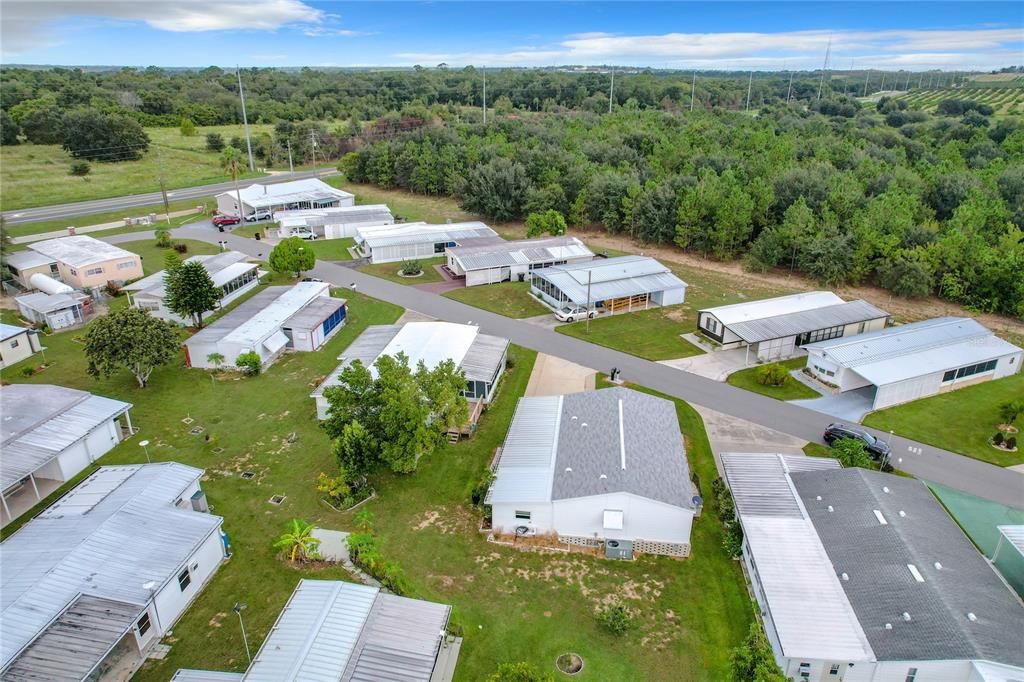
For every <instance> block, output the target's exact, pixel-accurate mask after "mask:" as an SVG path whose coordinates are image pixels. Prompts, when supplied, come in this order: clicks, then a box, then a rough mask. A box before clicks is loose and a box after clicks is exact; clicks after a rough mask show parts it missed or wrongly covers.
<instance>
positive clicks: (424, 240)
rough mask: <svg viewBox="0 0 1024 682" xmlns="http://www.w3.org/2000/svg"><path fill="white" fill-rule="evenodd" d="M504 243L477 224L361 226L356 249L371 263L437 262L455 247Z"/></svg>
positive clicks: (487, 228) (485, 227)
mask: <svg viewBox="0 0 1024 682" xmlns="http://www.w3.org/2000/svg"><path fill="white" fill-rule="evenodd" d="M502 241H503V240H502V239H501V237H499V236H498V233H497V232H495V231H494V230H492V229H491V228H490V227H488V226H487V225H485V224H483V223H481V222H477V221H472V222H466V223H447V224H443V225H430V224H428V223H400V224H397V225H359V226H357V227H356V235H355V242H356V247H358V249H359V251H360V253H362V255H363V256H364V257H366V258H368V259H369V260H370V262H371V263H397V262H399V261H404V260H410V259H420V258H435V257H438V256H443V255H444V254H445V250H446V249H450V248H452V247H456V246H470V245H474V244H498V243H501V242H502Z"/></svg>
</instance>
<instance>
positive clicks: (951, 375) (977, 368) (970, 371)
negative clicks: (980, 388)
mask: <svg viewBox="0 0 1024 682" xmlns="http://www.w3.org/2000/svg"><path fill="white" fill-rule="evenodd" d="M998 362H999V361H998V360H989V361H988V362H979V363H977V364H975V365H966V366H964V367H961V368H959V369H951V370H949V371H948V372H946V373H945V374H943V375H942V381H943V383H945V382H948V381H953V380H954V379H963V378H964V377H969V376H974V375H975V374H983V373H985V372H991V371H992V370H994V369H995V368H996V364H997V363H998Z"/></svg>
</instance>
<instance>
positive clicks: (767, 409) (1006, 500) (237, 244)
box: [107, 223, 1024, 508]
mask: <svg viewBox="0 0 1024 682" xmlns="http://www.w3.org/2000/svg"><path fill="white" fill-rule="evenodd" d="M146 234H148V233H146ZM175 234H176V235H178V236H181V237H183V238H190V239H200V240H203V241H207V242H213V243H217V242H219V241H221V240H224V241H226V242H227V243H228V246H229V248H232V249H235V250H237V251H241V252H243V253H247V254H249V255H250V256H257V257H260V258H263V259H265V258H266V257H267V254H268V252H269V246H268V245H266V244H263V243H261V242H257V241H253V240H251V239H247V238H244V237H237V236H235V235H231V234H222V233H219V232H217V231H216V230H214V229H213V227H212V226H211V225H210V224H209V223H197V224H194V225H189V226H186V227H182V228H179V229H178V230H175ZM140 236H141V235H140V233H134V234H126V235H117V236H112V237H109V238H107V241H110V242H117V241H130V240H132V239H139V238H140ZM396 267H397V266H396ZM312 274H314V275H315V276H317V277H320V278H321V279H323V280H325V281H327V282H330V283H332V284H334V285H337V286H342V287H350V286H354V287H355V288H356V290H357V291H359V292H362V293H365V294H367V295H369V296H373V297H375V298H380V299H383V300H386V301H391V302H392V303H395V304H397V305H400V306H402V307H404V308H408V309H411V310H415V311H418V312H421V313H424V314H426V315H430V316H431V317H434V318H437V319H439V320H445V321H448V322H458V323H463V324H465V323H470V322H472V323H473V324H476V325H479V326H480V328H481V329H482V330H483V331H485V332H487V333H488V334H494V335H496V336H503V337H505V338H508V339H510V340H511V341H512V342H513V343H515V344H518V345H520V346H525V347H527V348H532V349H534V350H537V351H540V352H543V353H547V354H549V355H554V356H556V357H560V358H564V359H567V360H571V361H572V362H576V363H578V364H581V365H584V366H586V367H593V368H597V369H600V370H603V371H605V372H607V371H608V370H610V369H611V368H612V367H618V368H619V369H620V370H622V378H623V379H624V380H626V381H630V382H633V383H636V384H639V385H641V386H646V387H648V388H652V389H654V390H657V391H661V392H662V393H665V394H668V395H671V396H674V397H676V398H680V399H682V400H685V401H687V402H690V403H695V404H697V405H703V406H705V407H708V408H710V409H712V410H716V411H718V412H722V413H724V414H728V415H732V416H734V417H738V418H740V419H745V420H747V421H750V422H753V423H755V424H761V425H763V426H767V427H770V428H772V429H775V430H777V431H781V432H783V433H788V434H790V435H792V436H796V437H799V438H803V439H804V440H808V441H814V442H821V435H822V432H823V431H824V429H825V426H826V425H827V424H828V423H829V422H830V421H833V420H832V419H830V418H829V417H828V415H825V414H822V413H820V412H815V411H813V410H809V409H806V408H803V407H799V406H797V405H791V404H789V403H785V402H782V401H779V400H773V399H772V398H767V397H764V396H760V395H757V394H756V393H750V392H749V391H745V390H743V389H740V388H736V387H733V386H730V385H729V384H726V383H722V382H717V381H713V380H711V379H706V378H704V377H701V376H697V375H696V374H690V373H688V372H685V371H682V370H678V369H673V368H670V367H666V366H665V365H661V364H658V363H656V362H651V361H649V360H644V359H642V358H638V357H635V356H633V355H628V354H626V353H621V352H619V351H615V350H612V349H610V348H605V347H603V346H598V345H595V344H592V343H587V342H586V341H581V340H579V339H576V338H573V337H570V336H566V335H564V334H559V333H557V332H555V331H553V330H550V329H544V328H541V327H538V326H536V325H533V324H530V323H528V322H523V321H522V320H515V319H511V318H508V317H504V316H502V315H496V314H494V313H489V312H487V311H484V310H480V309H479V308H473V307H471V306H468V305H465V304H463V303H459V302H458V301H454V300H452V299H449V298H445V297H443V296H437V295H434V294H429V293H426V292H424V291H421V290H419V289H415V288H413V287H411V286H403V285H401V284H396V283H394V282H389V281H387V280H383V279H380V278H378V277H373V276H371V275H367V274H365V273H362V272H359V271H357V270H353V269H352V268H347V267H344V266H342V265H337V264H335V263H327V262H323V261H319V262H317V265H316V268H315V269H314V270H313V273H312ZM876 433H877V435H879V436H880V437H881V438H883V439H888V438H889V434H883V433H880V432H876ZM891 444H892V450H893V455H892V456H893V464H894V466H896V467H897V468H899V469H902V470H903V471H906V472H908V473H910V474H913V475H914V476H917V477H918V478H923V479H925V480H928V481H933V482H935V483H939V484H942V485H945V486H949V487H951V488H956V489H957V490H962V491H964V492H967V493H970V494H973V495H977V496H979V497H984V498H987V499H990V500H994V501H996V502H1000V503H1002V504H1006V505H1011V506H1014V507H1018V508H1024V474H1021V473H1019V472H1017V471H1013V470H1010V469H1003V468H1002V467H997V466H994V465H992V464H988V463H986V462H982V461H979V460H975V459H971V458H969V457H964V456H963V455H958V454H956V453H953V452H949V451H946V450H942V449H941V448H936V447H933V446H930V445H926V444H923V443H918V442H916V441H912V440H910V439H907V438H901V437H900V436H894V437H892V441H891Z"/></svg>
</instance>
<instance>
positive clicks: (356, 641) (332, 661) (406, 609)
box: [244, 580, 450, 682]
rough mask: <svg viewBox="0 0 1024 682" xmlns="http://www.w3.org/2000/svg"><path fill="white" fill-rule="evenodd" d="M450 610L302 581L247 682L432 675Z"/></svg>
mask: <svg viewBox="0 0 1024 682" xmlns="http://www.w3.org/2000/svg"><path fill="white" fill-rule="evenodd" d="M449 611H450V607H448V606H445V605H443V604H435V603H431V602H426V601H421V600H416V599H407V598H405V597H396V596H394V595H386V594H381V593H380V590H379V588H376V587H369V586H366V585H358V584H354V583H345V582H340V581H327V580H301V581H300V582H299V585H298V587H296V588H295V592H293V593H292V596H291V597H290V598H289V599H288V603H287V604H286V605H285V607H284V609H283V610H282V611H281V614H280V615H279V616H278V619H277V622H276V623H275V624H274V628H273V629H272V630H271V632H270V635H269V636H268V637H267V639H266V640H265V641H264V642H263V646H262V647H260V650H259V652H257V654H256V657H255V658H254V659H253V662H252V665H251V666H250V667H249V670H248V672H246V674H245V677H244V679H245V680H246V682H339V681H342V680H345V681H349V680H360V681H361V680H383V679H388V680H396V681H397V680H409V681H410V682H411V681H413V680H422V681H423V682H426V681H427V680H429V679H430V674H431V671H432V670H433V667H434V661H435V660H436V658H437V651H438V648H439V646H440V642H441V638H442V636H443V631H444V628H445V627H446V625H447V622H448V613H449Z"/></svg>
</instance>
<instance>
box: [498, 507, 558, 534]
mask: <svg viewBox="0 0 1024 682" xmlns="http://www.w3.org/2000/svg"><path fill="white" fill-rule="evenodd" d="M517 511H528V512H530V514H531V518H530V520H529V522H527V521H517V520H516V517H515V514H516V512H517ZM552 516H553V515H552V509H551V503H550V502H524V503H521V504H495V505H492V506H491V525H492V526H493V527H494V529H495V530H497V531H503V532H505V533H512V532H513V531H514V530H515V529H516V526H529V527H530V528H534V529H536V531H537V532H538V533H548V532H550V531H551V530H552Z"/></svg>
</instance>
